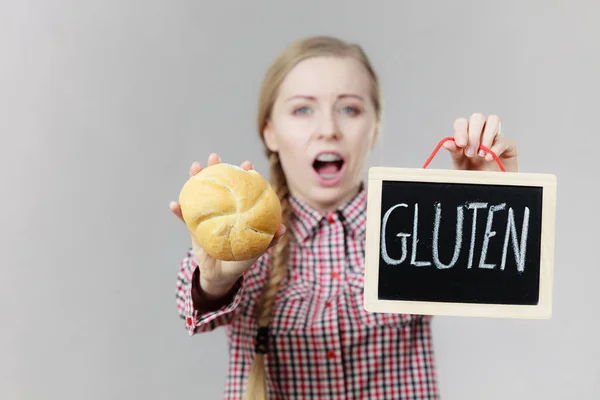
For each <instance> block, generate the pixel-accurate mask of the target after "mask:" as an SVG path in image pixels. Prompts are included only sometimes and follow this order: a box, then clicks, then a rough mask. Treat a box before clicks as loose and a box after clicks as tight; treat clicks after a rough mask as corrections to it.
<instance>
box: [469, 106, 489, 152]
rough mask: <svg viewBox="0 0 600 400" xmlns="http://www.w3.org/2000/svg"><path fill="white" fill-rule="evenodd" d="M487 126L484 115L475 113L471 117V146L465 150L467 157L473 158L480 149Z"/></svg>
mask: <svg viewBox="0 0 600 400" xmlns="http://www.w3.org/2000/svg"><path fill="white" fill-rule="evenodd" d="M484 126H485V117H484V116H483V114H480V113H475V114H473V115H471V118H470V119H469V129H468V130H469V144H467V147H466V148H465V155H466V156H467V157H473V156H474V155H475V152H476V151H477V150H478V149H479V144H480V142H481V134H482V133H483V128H484Z"/></svg>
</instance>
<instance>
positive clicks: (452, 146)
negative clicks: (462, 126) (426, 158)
mask: <svg viewBox="0 0 600 400" xmlns="http://www.w3.org/2000/svg"><path fill="white" fill-rule="evenodd" d="M455 140H456V139H455ZM442 147H443V148H445V149H446V150H448V151H449V152H450V155H451V156H452V157H458V156H461V155H462V148H460V147H458V146H457V145H456V142H455V141H453V140H447V141H445V142H444V144H442Z"/></svg>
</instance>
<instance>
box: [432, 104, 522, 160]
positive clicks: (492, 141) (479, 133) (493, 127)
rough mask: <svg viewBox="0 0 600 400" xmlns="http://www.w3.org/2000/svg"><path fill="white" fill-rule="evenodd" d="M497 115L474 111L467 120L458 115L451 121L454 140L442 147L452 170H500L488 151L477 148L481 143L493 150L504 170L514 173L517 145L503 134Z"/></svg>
mask: <svg viewBox="0 0 600 400" xmlns="http://www.w3.org/2000/svg"><path fill="white" fill-rule="evenodd" d="M500 127H501V124H500V118H498V116H496V115H490V116H489V117H488V118H487V119H486V118H485V116H484V115H482V114H473V115H472V116H471V118H470V119H469V120H467V119H466V118H459V119H457V120H456V121H455V122H454V141H451V140H449V141H446V142H445V143H444V145H443V146H444V148H446V149H447V150H448V151H450V154H451V156H452V165H453V167H454V169H464V170H479V171H499V170H500V169H499V167H498V165H497V164H496V160H494V158H493V157H492V155H491V154H489V153H488V154H486V153H485V152H484V151H483V150H480V149H479V146H480V145H483V146H485V147H487V148H488V149H490V150H491V151H493V152H494V153H495V154H496V155H497V156H498V158H499V159H500V161H501V162H502V164H503V165H504V169H505V170H506V171H507V172H517V171H518V170H519V168H518V160H517V146H516V144H515V142H514V141H513V140H511V139H509V138H507V137H505V136H503V135H502V131H501V130H500Z"/></svg>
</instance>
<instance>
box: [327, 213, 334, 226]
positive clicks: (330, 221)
mask: <svg viewBox="0 0 600 400" xmlns="http://www.w3.org/2000/svg"><path fill="white" fill-rule="evenodd" d="M327 220H328V221H329V223H330V224H333V223H334V222H335V213H334V212H333V211H332V212H329V213H328V214H327Z"/></svg>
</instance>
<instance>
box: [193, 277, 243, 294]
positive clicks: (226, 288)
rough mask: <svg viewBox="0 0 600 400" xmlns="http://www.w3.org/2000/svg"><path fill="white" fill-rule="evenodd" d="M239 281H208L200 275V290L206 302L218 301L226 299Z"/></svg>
mask: <svg viewBox="0 0 600 400" xmlns="http://www.w3.org/2000/svg"><path fill="white" fill-rule="evenodd" d="M236 282H237V279H234V280H233V281H229V280H218V281H217V280H207V279H205V278H204V277H202V275H200V290H201V291H202V297H204V298H205V299H206V300H218V299H220V298H222V297H225V296H226V295H227V294H229V292H230V291H231V289H232V288H233V286H234V285H235V283H236Z"/></svg>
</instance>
